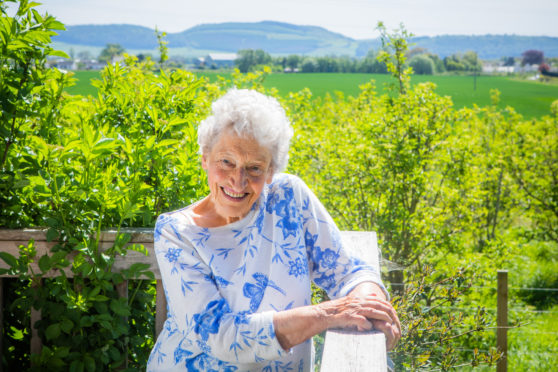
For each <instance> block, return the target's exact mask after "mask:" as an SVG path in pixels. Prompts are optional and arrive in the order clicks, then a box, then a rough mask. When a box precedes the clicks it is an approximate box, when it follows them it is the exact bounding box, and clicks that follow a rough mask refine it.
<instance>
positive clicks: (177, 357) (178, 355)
mask: <svg viewBox="0 0 558 372" xmlns="http://www.w3.org/2000/svg"><path fill="white" fill-rule="evenodd" d="M190 355H192V352H191V351H189V350H186V349H184V348H183V347H182V341H180V344H178V346H177V347H176V349H175V350H174V363H175V364H178V363H180V362H181V361H182V359H185V358H188V357H189V356H190Z"/></svg>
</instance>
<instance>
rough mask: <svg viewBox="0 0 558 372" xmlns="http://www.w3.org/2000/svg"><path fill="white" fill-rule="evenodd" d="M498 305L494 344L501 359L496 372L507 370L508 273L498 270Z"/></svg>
mask: <svg viewBox="0 0 558 372" xmlns="http://www.w3.org/2000/svg"><path fill="white" fill-rule="evenodd" d="M497 296H498V305H497V315H496V325H497V330H496V342H497V347H498V350H499V351H500V352H501V353H502V358H500V359H499V360H498V364H497V366H496V371H497V372H506V371H507V370H508V271H507V270H498V295H497Z"/></svg>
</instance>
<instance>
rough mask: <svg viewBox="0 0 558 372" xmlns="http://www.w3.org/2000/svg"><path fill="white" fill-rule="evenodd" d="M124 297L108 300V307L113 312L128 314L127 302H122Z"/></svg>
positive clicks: (121, 314)
mask: <svg viewBox="0 0 558 372" xmlns="http://www.w3.org/2000/svg"><path fill="white" fill-rule="evenodd" d="M123 301H125V300H124V299H119V300H112V301H111V302H110V309H111V310H112V311H114V313H115V314H117V315H120V316H130V315H131V314H130V310H129V309H128V306H127V304H124V302H123Z"/></svg>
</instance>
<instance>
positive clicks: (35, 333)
mask: <svg viewBox="0 0 558 372" xmlns="http://www.w3.org/2000/svg"><path fill="white" fill-rule="evenodd" d="M34 285H41V283H40V281H39V282H38V283H35V284H34ZM41 317H42V315H41V311H40V310H36V309H35V308H34V307H33V306H31V354H40V353H41V349H42V348H43V344H42V341H41V338H40V337H39V330H38V329H37V328H35V323H36V322H38V321H39V320H41Z"/></svg>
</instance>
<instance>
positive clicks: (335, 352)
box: [320, 231, 388, 372]
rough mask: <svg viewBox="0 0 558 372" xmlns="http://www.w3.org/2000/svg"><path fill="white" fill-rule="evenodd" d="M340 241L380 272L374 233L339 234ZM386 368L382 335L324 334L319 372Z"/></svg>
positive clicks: (333, 332)
mask: <svg viewBox="0 0 558 372" xmlns="http://www.w3.org/2000/svg"><path fill="white" fill-rule="evenodd" d="M341 239H342V240H343V243H344V244H345V246H346V247H347V248H348V249H350V250H352V251H354V252H355V254H356V255H357V256H358V257H361V258H362V259H364V260H366V261H368V262H369V263H370V264H371V265H373V266H374V267H375V268H376V270H378V272H380V260H379V251H378V243H377V240H376V233H375V232H364V231H343V232H341ZM387 369H388V367H387V350H386V338H385V335H384V334H383V333H382V332H379V331H371V332H357V331H346V330H328V331H327V332H326V337H325V342H324V350H323V354H322V365H321V368H320V372H339V371H343V372H364V371H366V372H380V371H381V372H385V371H387Z"/></svg>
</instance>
